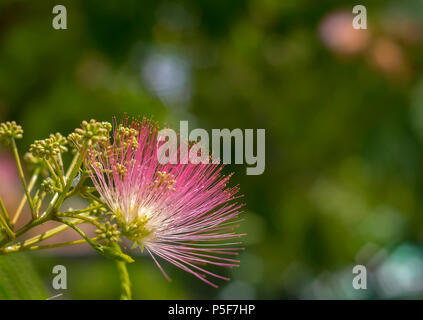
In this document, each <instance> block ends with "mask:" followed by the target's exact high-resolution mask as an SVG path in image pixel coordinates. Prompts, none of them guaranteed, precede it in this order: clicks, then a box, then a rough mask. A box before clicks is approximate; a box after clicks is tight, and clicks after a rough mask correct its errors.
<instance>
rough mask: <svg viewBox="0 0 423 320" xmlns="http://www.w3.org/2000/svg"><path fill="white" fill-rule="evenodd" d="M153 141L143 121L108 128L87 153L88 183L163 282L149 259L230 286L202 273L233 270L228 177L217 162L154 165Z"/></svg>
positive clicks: (235, 216) (234, 216)
mask: <svg viewBox="0 0 423 320" xmlns="http://www.w3.org/2000/svg"><path fill="white" fill-rule="evenodd" d="M157 136H158V126H157V124H155V123H153V122H152V121H151V120H148V119H143V120H141V121H139V120H132V121H129V120H128V119H126V120H124V121H123V122H122V123H121V124H120V125H117V124H116V123H115V124H114V132H113V137H112V138H111V139H110V140H109V141H107V142H106V143H101V144H98V145H97V146H96V147H95V148H92V149H91V150H90V152H89V156H88V163H89V166H90V167H91V170H90V174H91V179H92V181H93V183H94V186H95V187H96V189H97V190H98V192H99V194H100V196H101V198H102V200H103V201H104V202H105V203H106V204H107V205H108V207H109V208H110V210H111V211H112V212H113V213H114V215H115V217H116V221H117V224H118V226H119V227H120V228H121V230H122V234H123V235H124V236H125V237H126V238H128V239H129V240H131V241H133V242H134V244H135V245H139V246H140V247H141V249H144V248H145V249H146V250H147V251H148V252H149V254H150V255H151V257H152V258H153V259H154V261H155V263H156V264H157V266H158V267H159V269H160V270H161V272H162V273H163V275H164V276H165V277H166V278H167V279H169V277H168V276H167V274H166V273H165V271H164V270H163V268H162V266H161V265H160V264H159V262H158V260H157V259H156V257H160V258H162V259H164V260H167V261H168V262H170V263H172V264H174V265H175V266H177V267H179V268H181V269H182V270H185V271H187V272H189V273H191V274H193V275H194V276H196V277H198V278H199V279H201V280H202V281H204V282H206V283H208V284H210V285H212V286H214V287H217V286H216V285H215V284H214V283H213V282H212V281H210V280H208V279H206V275H209V276H212V277H215V278H220V279H224V280H229V279H228V278H227V277H224V276H221V275H218V274H216V273H213V272H211V271H208V270H206V269H205V268H203V266H204V265H207V264H210V265H217V266H221V267H236V266H238V263H239V260H236V259H233V257H232V256H235V255H237V254H238V252H239V251H240V250H242V249H243V248H241V247H240V246H239V245H240V242H239V238H240V236H241V235H240V234H238V233H236V232H234V228H235V227H237V224H238V222H239V221H240V220H239V214H240V211H239V209H240V208H241V207H242V204H239V203H237V202H236V201H234V200H235V199H237V198H239V197H240V196H239V195H237V193H238V191H239V188H238V187H237V186H235V187H230V188H227V187H226V185H227V183H228V181H229V179H230V176H224V175H222V174H221V170H222V168H223V165H220V164H218V163H211V164H192V163H189V161H186V162H187V163H186V164H182V163H184V162H182V161H181V163H178V164H170V163H168V164H161V163H160V162H159V159H158V148H159V145H160V142H158V139H157ZM191 148H192V146H190V147H189V150H190V149H191ZM180 150H181V149H178V151H177V152H178V157H177V158H178V159H179V158H180V157H179V156H180V153H181V151H180ZM186 156H188V155H186Z"/></svg>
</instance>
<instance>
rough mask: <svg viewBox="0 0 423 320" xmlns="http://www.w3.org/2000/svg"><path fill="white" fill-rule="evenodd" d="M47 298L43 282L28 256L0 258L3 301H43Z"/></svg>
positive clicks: (0, 292) (1, 296)
mask: <svg viewBox="0 0 423 320" xmlns="http://www.w3.org/2000/svg"><path fill="white" fill-rule="evenodd" d="M47 297H48V294H47V291H46V289H45V287H44V286H43V283H42V280H41V279H40V277H39V275H38V274H37V273H36V271H35V269H34V267H33V266H32V264H31V261H30V259H29V258H28V257H27V256H25V255H24V254H16V255H10V256H0V299H1V300H41V299H46V298H47Z"/></svg>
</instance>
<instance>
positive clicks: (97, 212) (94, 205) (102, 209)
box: [89, 201, 109, 217]
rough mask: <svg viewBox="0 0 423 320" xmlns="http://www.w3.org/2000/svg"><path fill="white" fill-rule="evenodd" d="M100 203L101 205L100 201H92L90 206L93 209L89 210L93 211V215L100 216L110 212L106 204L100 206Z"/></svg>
mask: <svg viewBox="0 0 423 320" xmlns="http://www.w3.org/2000/svg"><path fill="white" fill-rule="evenodd" d="M99 205H100V203H99V202H97V201H92V202H91V205H90V208H93V209H90V211H89V212H90V213H91V215H93V216H95V217H100V216H102V215H104V214H106V213H108V212H109V209H107V208H106V207H104V206H103V207H100V208H98V206H99Z"/></svg>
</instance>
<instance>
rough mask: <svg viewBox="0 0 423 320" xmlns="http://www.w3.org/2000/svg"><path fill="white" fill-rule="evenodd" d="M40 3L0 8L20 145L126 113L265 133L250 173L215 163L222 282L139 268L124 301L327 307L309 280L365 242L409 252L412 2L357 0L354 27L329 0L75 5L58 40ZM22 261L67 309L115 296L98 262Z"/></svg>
mask: <svg viewBox="0 0 423 320" xmlns="http://www.w3.org/2000/svg"><path fill="white" fill-rule="evenodd" d="M55 4H56V3H55V2H54V1H43V2H39V1H38V2H28V1H23V0H22V1H17V0H5V1H2V2H1V3H0V120H16V121H17V122H19V123H20V124H22V125H23V127H24V130H25V135H24V141H23V145H24V147H28V146H29V144H30V143H31V142H32V140H34V139H39V138H44V137H46V136H47V135H48V134H49V133H51V132H55V131H60V132H62V133H63V134H66V133H68V132H70V131H71V130H72V129H73V128H74V127H76V126H78V125H79V123H80V122H81V120H83V119H89V118H96V119H98V120H110V119H111V117H112V116H117V117H120V116H121V115H122V113H123V112H128V113H129V114H130V115H146V116H153V117H154V118H155V119H156V120H160V121H162V122H167V123H169V124H171V125H173V126H175V127H176V128H177V127H178V121H179V120H186V119H188V120H190V129H193V128H194V127H203V128H207V129H211V128H225V127H227V128H230V129H233V128H241V129H245V128H254V129H256V128H265V129H266V170H265V173H264V174H263V175H261V176H246V175H245V166H241V165H230V166H229V167H228V171H235V172H236V174H235V176H234V178H233V181H234V183H239V184H240V186H241V190H242V192H243V193H244V194H245V201H246V203H247V207H246V214H245V223H244V225H243V226H242V228H243V230H245V232H247V233H248V236H247V237H246V238H245V243H246V245H247V250H246V252H245V254H243V255H242V256H241V267H240V268H239V269H237V270H233V271H231V273H232V278H233V282H230V283H229V284H227V285H226V284H223V288H221V289H219V290H217V291H216V290H213V289H211V288H207V287H204V285H203V284H202V283H199V282H198V281H196V280H195V279H192V278H191V277H190V276H189V275H186V274H184V273H183V272H180V271H177V270H174V269H173V268H172V267H170V266H168V265H167V264H166V269H170V270H171V275H172V278H173V279H174V281H173V282H172V283H167V282H166V281H165V280H164V279H163V278H162V277H161V276H160V272H159V271H158V270H157V269H156V268H155V266H154V263H153V262H152V261H151V260H149V259H144V258H140V259H139V260H138V261H137V262H136V263H134V264H133V265H131V266H130V271H131V273H132V275H133V277H132V279H133V282H134V292H135V293H134V295H135V297H136V298H140V299H141V298H151V299H154V298H228V297H232V298H237V297H241V298H272V299H275V298H276V299H277V298H298V297H311V298H319V297H328V296H330V295H325V292H328V291H325V290H323V289H322V290H321V291H319V290H317V291H316V290H313V288H314V287H313V286H314V285H316V283H318V284H319V285H320V284H321V283H326V284H327V283H329V284H332V283H333V282H335V283H339V284H341V283H350V282H351V280H352V275H351V271H350V270H351V266H352V265H354V264H356V263H357V262H359V261H361V262H362V263H364V264H366V263H370V262H369V261H370V260H371V259H370V257H367V256H366V257H367V258H366V259H367V260H366V259H365V260H364V261H363V260H360V259H361V258H360V257H362V256H363V254H362V252H363V251H362V250H363V248H368V246H369V245H370V246H371V247H372V248H377V249H374V250H373V251H372V254H374V255H376V256H377V252H379V251H380V250H382V251H384V250H387V251H388V252H390V250H392V248H395V247H396V246H397V245H400V244H401V243H403V242H409V243H413V244H415V246H416V247H417V248H418V249H416V250H421V246H422V243H423V228H422V226H423V215H422V213H421V208H423V201H422V197H421V195H422V191H423V166H422V156H423V152H422V151H423V148H422V147H423V146H422V142H423V141H422V138H423V75H422V66H423V58H422V57H423V47H422V40H423V28H422V25H423V18H422V17H423V5H422V2H421V1H417V0H408V1H400V0H389V1H361V4H364V5H366V7H367V12H368V26H369V30H368V31H363V30H360V31H350V29H351V28H350V29H348V28H349V26H350V25H349V23H350V22H349V21H350V20H348V19H349V18H348V19H347V22H346V25H347V27H348V28H347V27H345V21H344V20H343V19H344V17H345V14H348V13H349V14H351V10H352V7H353V5H355V4H356V3H355V2H354V3H353V2H351V1H344V0H338V1H330V0H321V1H312V0H296V1H293V0H289V1H288V0H284V1H280V0H236V1H224V0H201V1H198V0H195V1H194V0H189V1H176V0H175V1H170V0H166V1H164V0H160V1H136V0H126V1H119V2H118V1H95V0H88V1H82V0H75V1H69V2H67V3H66V4H65V5H66V7H67V12H68V29H67V30H54V29H53V28H52V26H51V20H52V17H53V15H52V13H51V11H52V8H53V6H54V5H55ZM347 17H348V15H347ZM342 23H344V24H342ZM351 32H352V33H351ZM360 32H362V33H360ZM75 255H78V252H75ZM371 257H373V255H371ZM33 259H34V261H36V263H37V266H38V265H39V266H40V268H41V269H40V270H41V273H42V274H43V275H44V277H45V278H46V279H47V280H46V281H50V280H49V279H51V269H52V266H53V265H54V263H56V262H60V264H64V265H67V266H68V267H69V279H70V281H71V284H70V285H69V287H70V289H69V294H68V296H67V297H68V298H115V297H117V295H118V292H117V291H118V289H117V286H118V283H117V282H116V281H117V278H116V274H115V270H114V269H113V266H112V264H111V263H108V262H104V261H103V260H97V258H95V257H94V256H92V257H91V256H90V259H79V258H71V257H68V256H57V255H53V256H49V255H42V256H38V255H33ZM345 270H346V271H345ZM173 271H174V272H173ZM328 274H329V275H330V274H332V275H333V277H329V276H327V275H328ZM338 275H339V277H341V276H340V275H342V277H341V278H342V281H341V280H338ZM328 279H329V280H328ZM328 286H329V285H328ZM319 288H323V287H322V286H320V287H319ZM339 288H343V286H341V285H340V286H339ZM328 290H329V289H328ZM375 290H376V289H375ZM421 294H422V293H421V292H420V291H418V292H415V296H421ZM334 296H335V297H340V298H342V297H358V298H372V297H377V296H378V295H377V294H376V293H374V291H372V292H370V293H369V294H368V295H366V296H356V295H349V294H346V293H343V291H342V290H341V291H336V293H334Z"/></svg>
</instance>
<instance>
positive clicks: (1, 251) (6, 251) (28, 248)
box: [0, 238, 97, 255]
mask: <svg viewBox="0 0 423 320" xmlns="http://www.w3.org/2000/svg"><path fill="white" fill-rule="evenodd" d="M90 240H93V241H95V240H97V238H91V239H90ZM86 242H87V241H86V240H85V239H79V240H74V241H67V242H60V243H53V244H46V245H42V246H33V247H31V246H20V245H14V246H11V247H8V248H5V249H0V255H6V254H11V253H18V252H23V251H37V250H45V249H52V248H59V247H66V246H72V245H75V244H81V243H86Z"/></svg>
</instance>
